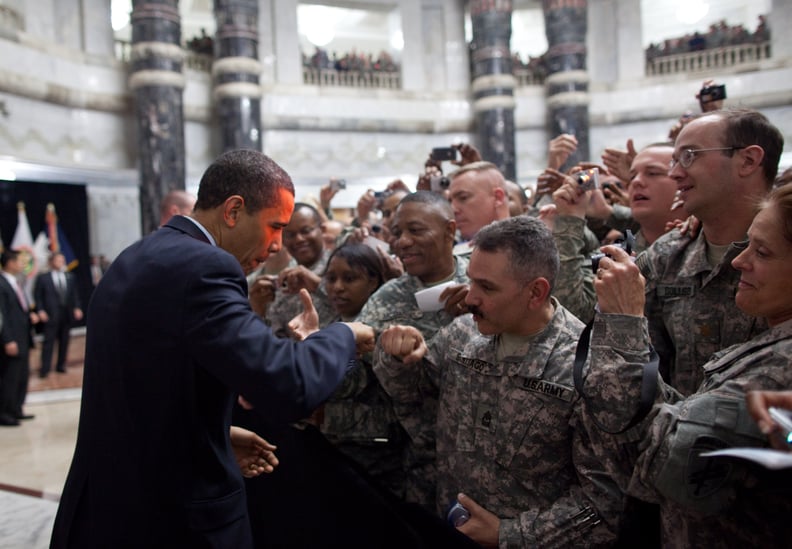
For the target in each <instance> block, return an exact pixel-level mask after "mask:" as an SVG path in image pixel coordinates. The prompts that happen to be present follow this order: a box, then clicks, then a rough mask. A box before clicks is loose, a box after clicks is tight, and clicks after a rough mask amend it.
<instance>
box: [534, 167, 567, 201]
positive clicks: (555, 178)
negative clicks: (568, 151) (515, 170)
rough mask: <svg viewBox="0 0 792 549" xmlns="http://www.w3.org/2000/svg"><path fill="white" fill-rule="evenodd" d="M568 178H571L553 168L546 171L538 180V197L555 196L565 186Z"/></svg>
mask: <svg viewBox="0 0 792 549" xmlns="http://www.w3.org/2000/svg"><path fill="white" fill-rule="evenodd" d="M567 177H570V176H568V175H566V174H563V173H561V172H559V171H558V170H555V169H553V168H547V169H545V171H543V172H542V173H541V174H539V177H538V178H537V183H536V195H537V196H540V195H543V194H553V193H554V192H556V191H557V190H558V189H559V187H561V185H563V184H564V181H565V180H566V178H567ZM570 179H571V178H570Z"/></svg>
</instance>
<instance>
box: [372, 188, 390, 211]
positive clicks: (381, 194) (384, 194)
mask: <svg viewBox="0 0 792 549" xmlns="http://www.w3.org/2000/svg"><path fill="white" fill-rule="evenodd" d="M392 194H393V191H374V199H375V200H376V201H377V205H376V208H377V209H378V210H381V209H382V203H383V202H385V199H386V198H388V197H389V196H390V195H392Z"/></svg>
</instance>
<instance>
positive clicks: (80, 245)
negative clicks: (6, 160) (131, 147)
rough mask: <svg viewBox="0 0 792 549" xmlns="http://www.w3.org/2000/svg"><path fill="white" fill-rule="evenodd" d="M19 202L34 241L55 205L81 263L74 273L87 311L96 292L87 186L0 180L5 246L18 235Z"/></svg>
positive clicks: (0, 226) (0, 222)
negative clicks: (21, 203) (93, 283)
mask: <svg viewBox="0 0 792 549" xmlns="http://www.w3.org/2000/svg"><path fill="white" fill-rule="evenodd" d="M17 202H24V203H25V211H26V212H27V218H28V224H29V225H30V233H31V235H32V236H33V241H34V242H35V240H36V237H38V235H39V233H40V232H41V231H42V230H44V231H45V230H46V222H45V219H44V215H45V213H46V211H47V204H49V203H52V204H54V205H55V212H56V213H57V215H58V224H59V225H60V227H61V229H62V230H63V233H64V234H65V235H66V238H67V240H68V241H69V244H70V245H71V249H72V251H73V252H74V255H75V257H76V259H77V260H78V261H79V264H78V265H77V267H76V268H75V269H74V270H73V271H72V272H73V273H74V275H75V277H76V278H77V284H78V286H79V291H80V299H81V300H82V306H83V310H85V309H86V308H87V306H88V299H89V298H90V295H91V291H92V289H93V286H92V284H91V270H90V265H91V261H90V252H89V243H88V242H89V241H88V200H87V197H86V192H85V185H82V184H70V183H42V182H35V181H2V180H0V235H2V239H3V245H5V246H10V245H11V241H12V240H13V238H14V233H15V232H16V228H17V219H18V215H17ZM39 268H40V267H39Z"/></svg>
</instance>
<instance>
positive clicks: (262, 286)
mask: <svg viewBox="0 0 792 549" xmlns="http://www.w3.org/2000/svg"><path fill="white" fill-rule="evenodd" d="M277 281H278V277H277V276H275V275H259V276H257V277H256V280H254V281H253V284H251V285H250V290H248V300H249V301H250V306H251V307H252V308H253V311H255V313H256V314H257V315H259V316H260V317H264V316H265V315H266V314H267V308H268V307H269V305H270V303H272V302H273V301H275V295H276V294H275V289H276V287H277Z"/></svg>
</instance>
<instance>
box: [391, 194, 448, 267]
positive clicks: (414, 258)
mask: <svg viewBox="0 0 792 549" xmlns="http://www.w3.org/2000/svg"><path fill="white" fill-rule="evenodd" d="M449 223H450V221H449V220H446V219H443V217H442V216H441V215H440V213H439V212H438V211H437V210H436V209H435V208H433V207H432V206H431V205H429V204H422V203H419V202H407V203H406V204H401V205H400V206H399V208H398V209H397V210H396V213H395V214H394V216H393V223H392V225H391V233H392V240H391V247H392V250H393V252H394V253H395V254H396V255H397V256H398V257H399V259H401V262H402V264H403V265H404V270H405V271H407V273H409V274H410V275H412V276H417V277H418V278H420V279H421V281H423V282H425V283H431V282H438V281H440V280H442V279H443V278H445V277H446V276H448V274H449V273H447V272H444V270H445V269H446V268H447V265H448V262H447V261H446V260H447V259H448V258H450V256H451V255H452V249H453V235H452V234H450V229H449Z"/></svg>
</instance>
